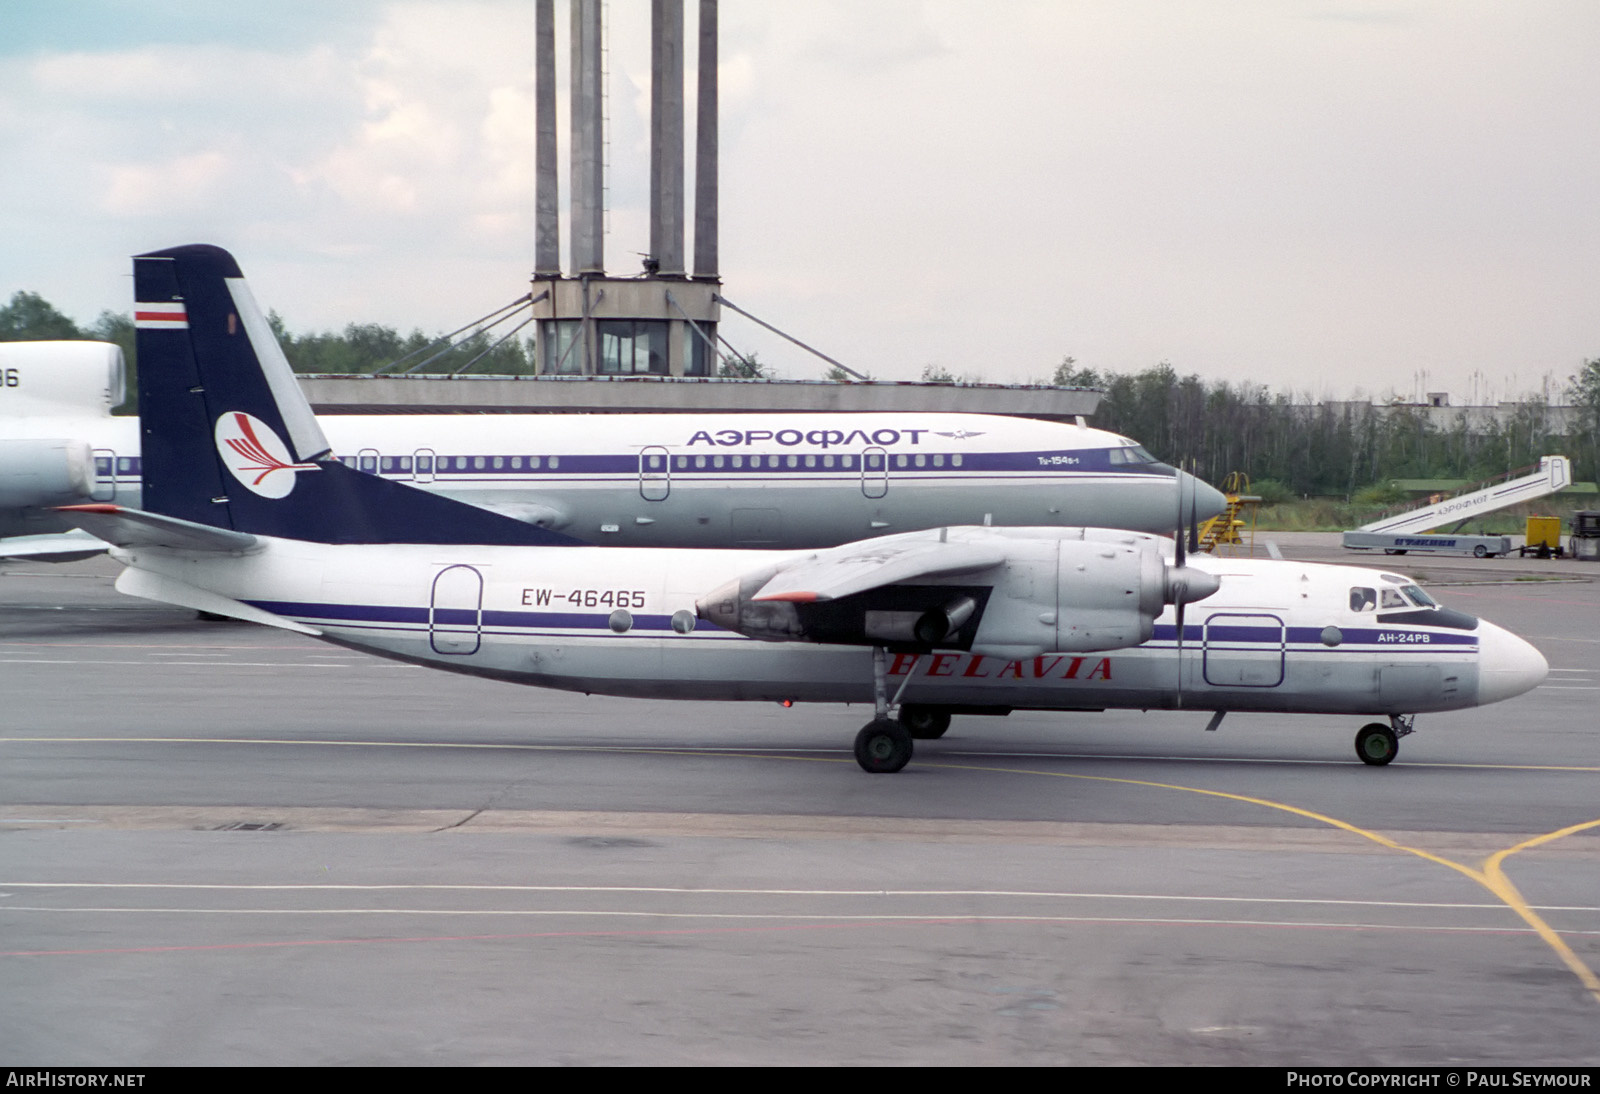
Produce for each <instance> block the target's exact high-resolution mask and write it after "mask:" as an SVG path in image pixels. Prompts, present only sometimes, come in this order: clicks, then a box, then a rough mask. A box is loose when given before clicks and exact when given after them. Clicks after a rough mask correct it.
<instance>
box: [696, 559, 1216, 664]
mask: <svg viewBox="0 0 1600 1094" xmlns="http://www.w3.org/2000/svg"><path fill="white" fill-rule="evenodd" d="M972 531H973V532H974V533H986V532H987V531H988V530H979V529H974V530H972ZM1052 531H1055V530H1053V529H1052ZM1061 531H1062V532H1067V533H1072V534H1076V535H1077V536H1078V537H1079V538H1071V536H1070V535H1060V536H1052V537H1049V538H1044V537H1041V538H1036V539H1027V538H1018V537H1016V533H1015V531H1014V530H1001V529H995V530H994V532H993V535H990V536H986V537H984V538H986V539H989V540H993V541H998V542H1000V543H1001V544H1002V549H1003V560H1002V561H999V562H997V563H995V564H993V565H989V566H987V567H985V568H983V569H981V570H977V571H973V572H966V573H960V574H956V575H946V576H942V577H938V578H933V579H931V580H926V581H897V582H894V583H892V584H884V585H878V586H875V587H871V588H866V589H864V590H862V591H859V592H853V593H850V594H849V595H846V596H840V597H837V598H832V599H828V598H820V597H819V598H817V599H808V598H806V597H796V596H792V595H791V596H786V597H785V598H783V599H773V598H770V597H769V598H767V599H763V595H762V593H763V589H764V588H767V587H769V583H772V584H776V583H777V581H775V579H779V580H781V577H782V570H781V568H780V567H769V568H766V569H763V570H759V571H756V572H754V573H750V574H746V575H744V576H742V577H740V578H736V579H734V580H733V581H730V582H729V583H728V584H726V585H723V586H722V587H720V588H718V589H716V590H715V591H713V592H712V593H711V594H710V595H708V596H706V597H704V598H703V599H702V600H700V602H699V603H698V605H697V607H698V609H699V613H700V617H701V618H702V619H706V620H708V621H710V622H712V623H715V624H716V625H718V626H720V627H724V628H726V629H728V630H732V631H736V632H738V633H740V634H744V635H748V636H750V637H752V638H762V639H767V640H771V641H803V642H828V643H838V644H843V645H865V646H884V647H887V648H889V649H893V650H903V651H916V652H927V651H931V650H935V649H955V650H970V651H972V652H975V653H981V654H984V655H985V656H1002V657H1011V658H1021V657H1031V656H1035V655H1037V654H1040V653H1047V652H1080V651H1084V652H1086V651H1091V650H1111V649H1123V648H1126V647H1129V646H1137V645H1139V644H1140V643H1142V642H1146V641H1148V640H1149V639H1150V637H1151V635H1152V634H1153V633H1154V631H1155V621H1156V617H1157V616H1159V615H1160V614H1161V613H1162V611H1163V610H1164V609H1165V607H1166V605H1168V604H1174V603H1177V602H1179V601H1180V600H1181V601H1183V602H1186V603H1187V602H1192V601H1195V600H1200V599H1203V598H1204V597H1207V596H1210V595H1211V594H1212V593H1214V592H1215V591H1216V590H1217V587H1218V583H1217V579H1216V577H1214V576H1213V575H1211V574H1208V573H1206V572H1204V571H1202V570H1196V569H1193V568H1191V567H1188V566H1175V565H1173V564H1171V563H1169V562H1167V561H1166V559H1165V558H1163V557H1162V555H1161V551H1160V547H1159V545H1158V541H1157V540H1156V539H1154V538H1153V537H1150V536H1145V535H1140V534H1137V533H1127V532H1115V531H1111V530H1107V529H1070V530H1069V529H1062V530H1061ZM868 542H869V543H870V542H871V541H868ZM858 546H861V547H862V549H863V550H866V549H867V548H866V545H858ZM837 550H838V551H841V552H843V551H849V550H851V548H838V549H837Z"/></svg>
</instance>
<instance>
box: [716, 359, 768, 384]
mask: <svg viewBox="0 0 1600 1094" xmlns="http://www.w3.org/2000/svg"><path fill="white" fill-rule="evenodd" d="M717 375H718V376H720V377H722V378H723V379H724V380H770V379H772V378H773V376H775V375H776V372H775V371H774V370H773V368H772V366H771V365H763V364H762V363H761V359H760V358H759V357H757V356H756V355H755V354H753V353H735V354H730V355H729V356H727V357H724V358H723V359H722V363H721V364H720V365H718V366H717Z"/></svg>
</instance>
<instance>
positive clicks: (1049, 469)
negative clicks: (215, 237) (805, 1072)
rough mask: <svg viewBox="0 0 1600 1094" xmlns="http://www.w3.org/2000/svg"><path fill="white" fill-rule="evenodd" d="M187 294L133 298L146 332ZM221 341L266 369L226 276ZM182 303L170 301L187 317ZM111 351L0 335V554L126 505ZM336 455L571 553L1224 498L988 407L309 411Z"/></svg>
mask: <svg viewBox="0 0 1600 1094" xmlns="http://www.w3.org/2000/svg"><path fill="white" fill-rule="evenodd" d="M192 303H193V302H192V301H186V300H183V299H175V300H140V301H139V308H138V311H137V313H136V316H135V322H136V323H137V325H138V328H139V329H140V330H142V331H146V332H155V331H178V332H182V331H184V330H186V329H187V327H188V324H189V323H190V322H191V321H192V316H193V311H192ZM229 307H230V312H229V314H232V315H235V316H236V317H237V321H238V322H239V323H240V324H241V327H240V329H239V330H238V332H237V333H236V334H235V335H233V336H232V337H234V338H239V339H244V340H248V341H250V342H251V343H252V344H253V350H254V352H255V354H256V355H257V356H258V357H260V358H262V359H266V358H268V357H272V358H280V357H281V356H282V351H281V350H280V349H279V347H278V344H277V342H276V340H275V339H274V337H273V335H272V331H271V328H270V327H269V326H268V324H267V322H266V320H265V319H264V318H263V317H262V316H261V314H260V311H259V309H258V308H257V306H256V305H255V303H254V302H253V300H252V299H251V298H250V292H249V289H248V287H247V286H246V285H245V284H244V282H243V281H242V280H239V279H236V280H235V282H234V283H233V284H232V285H231V287H230V301H229ZM186 309H188V310H186ZM122 372H123V367H122V353H121V351H120V350H118V349H117V347H115V346H113V345H109V344H107V343H104V342H16V343H5V344H0V558H7V557H19V556H32V557H38V558H45V559H50V558H56V559H59V560H62V561H66V560H69V559H71V558H74V557H81V556H82V555H84V554H86V553H93V552H94V551H96V550H99V549H101V548H102V547H103V544H98V543H96V542H94V541H93V540H92V539H90V538H89V537H87V536H85V535H84V534H83V533H81V532H75V533H68V534H65V535H63V534H62V533H63V532H64V531H65V528H66V526H65V525H64V524H63V523H62V522H61V519H60V516H59V514H56V513H54V512H52V511H51V509H52V508H53V507H55V506H59V505H67V504H71V503H74V502H85V501H111V502H116V503H117V504H119V505H126V506H131V507H133V508H139V507H141V506H146V507H150V508H155V507H156V506H150V505H148V503H146V502H145V501H144V500H142V498H141V494H140V483H141V480H142V477H143V465H142V462H141V461H142V458H143V457H142V453H141V447H142V446H141V444H140V438H139V435H138V432H137V430H138V422H137V421H136V420H135V419H133V418H130V417H117V416H113V415H112V414H111V409H112V408H113V407H115V406H116V405H117V404H119V403H121V402H122V387H123V380H122ZM322 423H323V427H324V429H325V431H326V436H327V437H328V440H329V442H330V451H331V453H332V454H333V455H335V456H337V457H338V458H339V459H340V460H341V461H342V462H343V463H345V464H347V465H349V466H351V467H354V468H356V469H357V470H359V471H365V472H367V473H369V474H373V475H378V476H380V477H382V478H387V479H391V480H393V481H396V482H406V483H410V484H412V485H415V486H418V487H421V488H422V489H424V490H428V491H430V492H434V493H440V494H444V495H446V496H447V497H453V498H456V499H458V500H460V501H466V502H471V503H472V504H474V505H477V506H480V507H482V508H486V509H490V510H493V511H495V512H497V513H501V514H502V515H505V516H510V517H515V518H517V519H518V520H521V521H524V522H526V523H529V524H534V525H537V526H539V527H542V528H549V529H552V530H555V531H560V532H564V533H565V534H566V535H568V536H571V537H572V538H574V539H578V540H582V541H584V542H587V543H595V544H604V545H608V546H625V547H768V548H785V547H787V548H800V547H831V546H834V545H836V544H839V543H846V542H849V541H851V540H857V539H865V538H867V537H868V536H875V535H889V534H894V533H896V532H905V531H912V530H915V529H919V528H932V527H937V526H939V525H941V524H947V523H957V524H981V523H986V522H987V523H990V524H1000V525H1060V526H1068V525H1079V524H1088V523H1093V524H1106V525H1110V526H1112V527H1116V528H1132V529H1138V530H1142V531H1160V530H1164V529H1165V528H1167V527H1168V525H1169V524H1170V523H1171V514H1172V513H1174V512H1176V511H1177V506H1178V497H1179V495H1180V494H1182V496H1183V497H1185V498H1189V499H1194V505H1195V507H1196V508H1197V509H1198V510H1199V516H1200V517H1201V519H1205V518H1207V517H1211V516H1215V515H1216V514H1217V513H1220V512H1221V511H1222V509H1223V507H1224V505H1225V504H1226V500H1225V499H1224V498H1223V496H1222V495H1221V494H1220V493H1218V492H1217V491H1216V490H1214V489H1213V488H1211V487H1210V486H1207V485H1206V484H1205V483H1203V482H1200V481H1199V480H1197V479H1195V478H1193V477H1192V476H1190V475H1187V474H1185V473H1183V472H1180V471H1176V470H1174V469H1173V468H1171V467H1169V466H1167V465H1166V464H1162V463H1159V462H1157V461H1156V459H1155V458H1154V457H1153V456H1151V455H1150V454H1149V453H1148V452H1146V451H1145V450H1144V449H1143V448H1142V447H1140V446H1139V445H1137V444H1135V443H1134V442H1133V441H1131V440H1129V439H1128V438H1126V437H1121V436H1118V435H1117V434H1115V433H1107V432H1105V431H1103V430H1098V429H1090V428H1089V427H1088V426H1086V425H1083V424H1081V423H1079V424H1070V425H1069V424H1063V423H1059V422H1044V421H1036V420H1033V419H1026V418H1007V417H1002V416H999V415H990V414H941V413H924V412H917V413H880V414H847V413H833V414H727V413H704V414H541V415H527V414H389V415H384V414H371V415H344V416H330V417H327V418H324V419H322Z"/></svg>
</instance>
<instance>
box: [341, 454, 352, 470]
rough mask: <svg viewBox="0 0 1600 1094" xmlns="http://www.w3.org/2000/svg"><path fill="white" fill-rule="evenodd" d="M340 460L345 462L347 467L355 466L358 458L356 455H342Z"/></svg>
mask: <svg viewBox="0 0 1600 1094" xmlns="http://www.w3.org/2000/svg"><path fill="white" fill-rule="evenodd" d="M339 462H340V463H342V464H344V465H345V466H346V467H354V466H355V465H356V458H355V457H354V456H340V457H339Z"/></svg>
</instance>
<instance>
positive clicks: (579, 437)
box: [0, 414, 1220, 548]
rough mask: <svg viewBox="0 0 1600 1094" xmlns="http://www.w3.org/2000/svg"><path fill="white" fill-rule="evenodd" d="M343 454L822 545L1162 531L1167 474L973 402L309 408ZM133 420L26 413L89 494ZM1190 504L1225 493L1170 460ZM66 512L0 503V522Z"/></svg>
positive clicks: (657, 526)
mask: <svg viewBox="0 0 1600 1094" xmlns="http://www.w3.org/2000/svg"><path fill="white" fill-rule="evenodd" d="M319 420H320V422H321V424H322V426H323V429H324V431H325V432H326V434H327V437H328V440H329V442H330V443H331V444H332V445H333V453H334V455H336V456H338V457H339V458H340V459H341V460H343V461H344V462H345V463H347V464H349V465H350V466H353V467H356V468H358V469H359V470H362V471H368V472H371V473H373V474H376V475H380V476H382V477H384V478H388V479H393V480H395V481H399V482H405V483H408V484H411V485H415V486H417V487H419V488H421V489H425V490H429V491H432V492H436V493H441V494H444V495H446V496H448V497H453V498H456V499H457V500H460V501H465V502H469V503H471V504H474V505H478V506H481V507H484V508H488V509H491V510H494V511H496V512H500V513H503V514H505V515H507V516H511V517H515V518H517V519H520V520H523V521H526V522H528V523H532V524H537V525H540V526H542V527H547V528H551V529H552V530H556V531H560V532H563V533H565V534H567V535H570V536H572V537H574V538H576V539H579V540H582V541H585V542H590V543H597V544H604V545H618V546H641V547H702V546H749V547H764V548H789V547H795V548H799V547H819V546H831V545H833V544H837V543H844V542H849V541H851V540H856V539H863V538H866V537H870V536H876V535H883V534H887V533H893V532H903V531H909V530H914V529H919V528H927V527H933V526H935V525H938V524H945V523H948V524H963V523H965V524H983V523H986V522H987V523H992V524H995V525H1082V524H1097V525H1105V526H1110V527H1120V528H1131V529H1135V530H1139V531H1158V530H1166V529H1168V528H1170V527H1172V526H1173V525H1174V523H1175V522H1176V521H1177V519H1178V513H1179V506H1180V503H1179V498H1178V493H1179V482H1180V479H1179V477H1177V476H1176V475H1175V474H1174V472H1173V471H1172V470H1171V469H1170V468H1166V467H1164V466H1162V465H1160V464H1154V463H1150V462H1147V460H1148V458H1147V457H1143V456H1141V455H1135V454H1136V453H1140V452H1141V450H1139V449H1137V448H1136V447H1135V446H1132V445H1131V444H1130V442H1128V441H1127V440H1126V439H1125V438H1122V437H1118V436H1117V435H1115V434H1111V433H1107V432H1104V431H1102V430H1096V429H1090V428H1087V427H1084V426H1078V425H1063V424H1058V423H1052V422H1042V421H1034V420H1031V419H1018V418H1005V417H998V416H993V415H979V414H830V415H781V414H722V415H692V414H680V415H661V414H619V415H521V414H519V415H455V414H430V415H372V416H344V417H325V418H322V419H319ZM138 428H139V423H138V420H137V419H133V418H115V417H110V416H106V417H101V418H90V417H84V418H73V417H67V416H62V417H50V418H45V417H32V418H28V419H23V420H20V421H11V422H8V423H7V424H6V426H5V434H6V436H7V437H17V438H59V437H72V438H78V439H81V440H84V441H87V442H88V443H89V444H90V446H91V447H92V449H93V454H94V463H95V474H94V481H93V488H92V492H91V494H90V495H89V496H88V497H84V498H81V499H52V501H51V504H63V503H65V502H66V501H68V500H81V501H91V500H92V501H103V502H114V503H116V504H119V505H124V506H127V507H130V508H138V507H139V506H140V503H141V497H140V489H139V484H140V475H141V471H142V468H141V465H140V459H139V445H138ZM1182 481H1183V482H1184V483H1185V485H1184V487H1183V490H1184V497H1185V499H1186V500H1185V502H1184V504H1187V499H1188V498H1189V497H1193V496H1196V494H1197V493H1198V498H1199V502H1198V506H1199V512H1200V515H1201V517H1204V516H1206V515H1208V513H1210V512H1214V511H1215V510H1216V508H1217V506H1218V505H1219V504H1220V495H1217V494H1216V492H1215V491H1214V490H1212V489H1211V488H1210V487H1208V486H1206V485H1204V484H1203V483H1198V482H1197V480H1193V479H1190V478H1188V477H1187V476H1183V479H1182ZM65 527H66V526H65V524H64V522H62V521H61V520H60V518H59V517H57V516H55V515H54V514H51V513H49V512H47V511H44V510H43V509H33V510H30V511H20V510H19V511H13V512H10V513H0V536H18V535H28V534H37V533H44V532H55V531H60V530H62V529H64V528H65Z"/></svg>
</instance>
